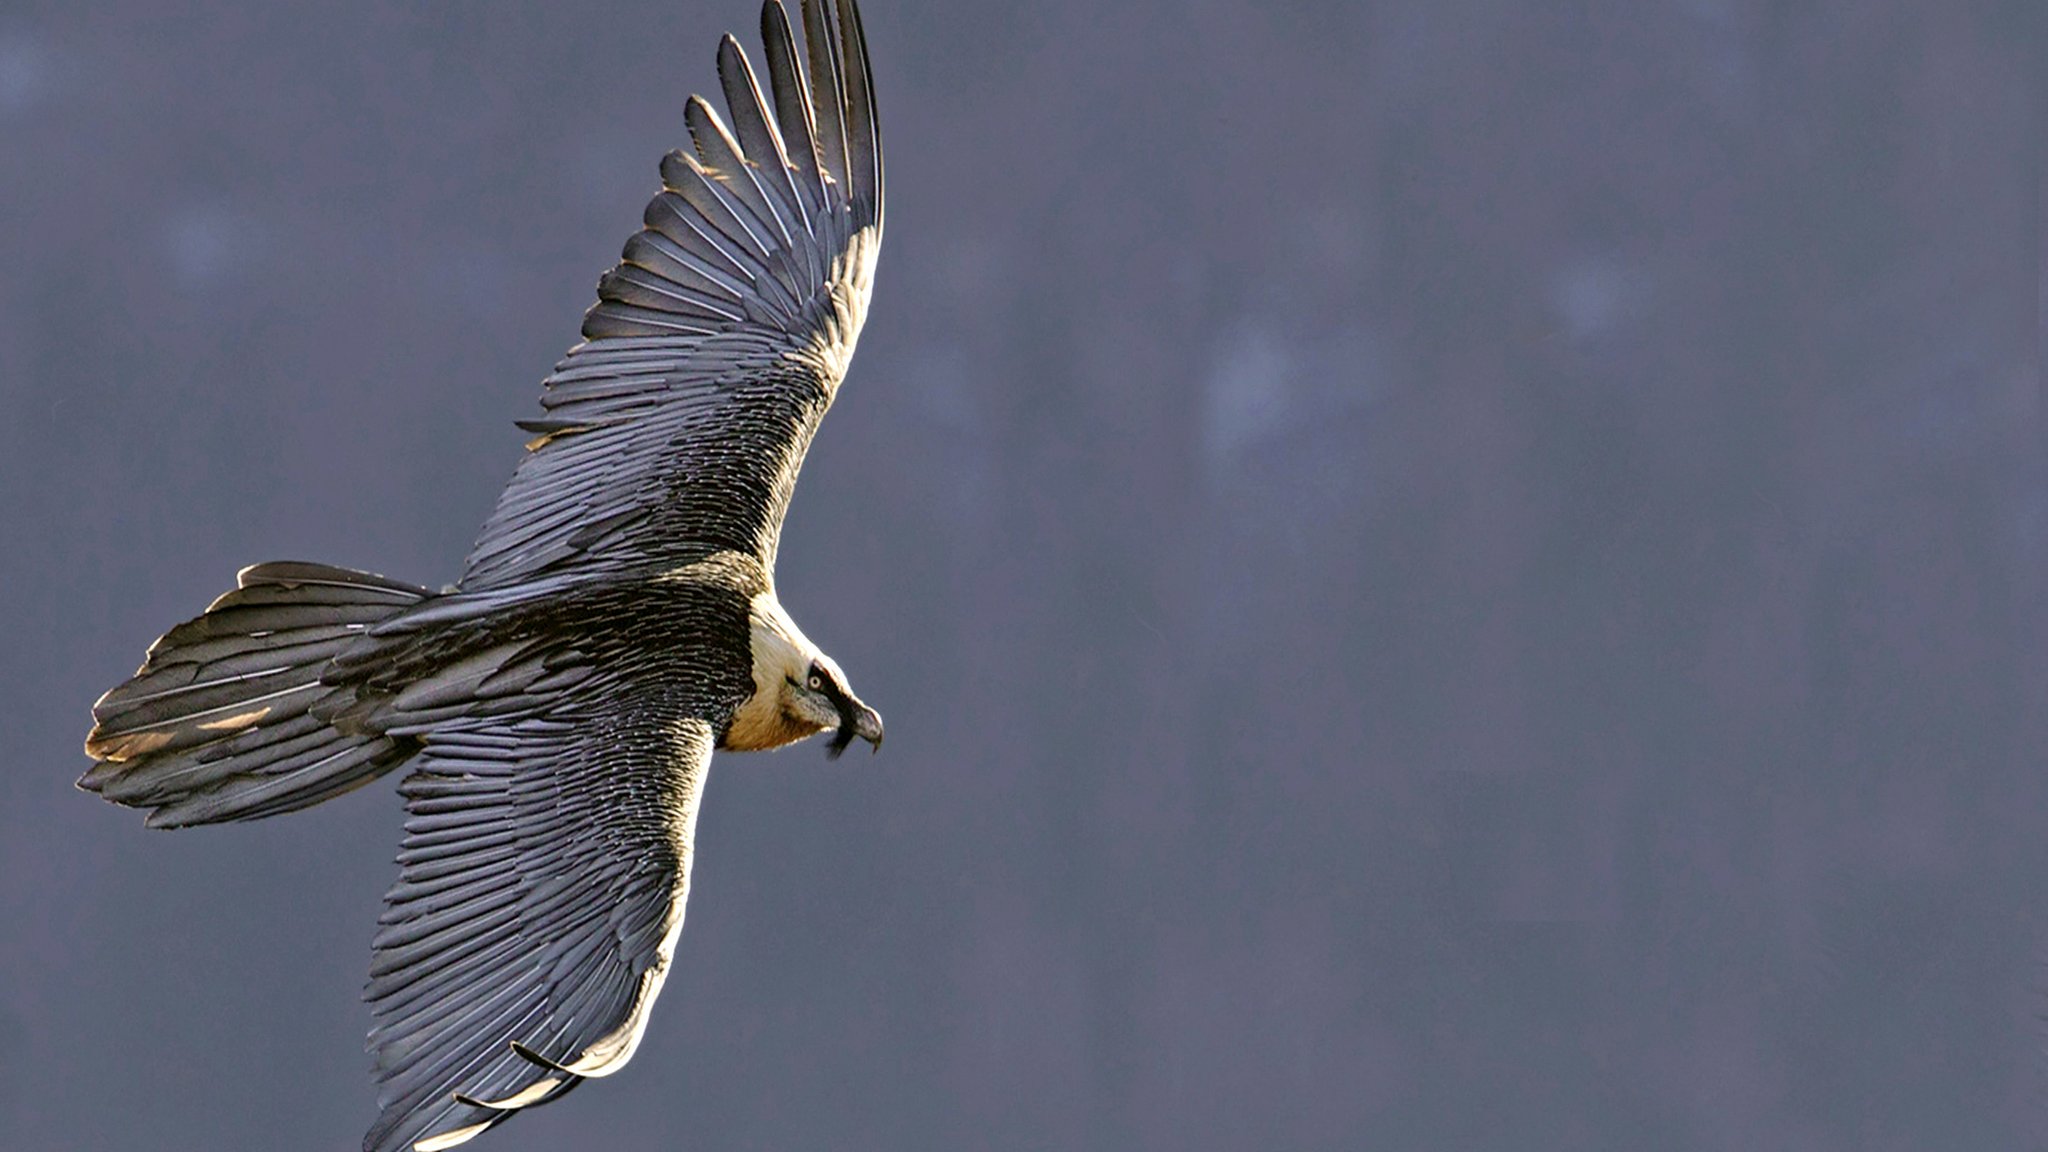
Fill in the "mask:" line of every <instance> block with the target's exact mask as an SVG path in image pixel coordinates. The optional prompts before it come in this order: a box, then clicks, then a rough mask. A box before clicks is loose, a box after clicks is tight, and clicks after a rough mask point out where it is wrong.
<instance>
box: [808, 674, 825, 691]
mask: <svg viewBox="0 0 2048 1152" xmlns="http://www.w3.org/2000/svg"><path fill="white" fill-rule="evenodd" d="M824 690H825V678H824V677H823V676H820V675H818V674H817V673H816V672H813V673H811V691H813V692H823V691H824Z"/></svg>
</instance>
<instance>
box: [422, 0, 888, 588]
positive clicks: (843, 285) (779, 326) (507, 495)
mask: <svg viewBox="0 0 2048 1152" xmlns="http://www.w3.org/2000/svg"><path fill="white" fill-rule="evenodd" d="M802 3H803V23H804V55H805V58H806V59H807V64H806V63H801V62H799V58H798V54H797V52H798V49H797V45H796V42H795V39H794V37H793V36H792V33H791V29H790V24H789V20H788V18H787V17H786V16H785V15H784V14H783V10H782V5H781V4H780V2H779V0H768V3H767V4H766V5H765V6H764V7H763V8H762V11H761V36H762V40H763V43H764V47H765V50H766V55H767V65H768V92H767V93H766V94H765V95H764V93H763V92H762V89H761V86H760V84H759V82H758V80H757V78H756V76H755V73H754V70H753V67H752V66H751V65H750V64H749V63H748V61H747V58H746V55H745V53H744V52H742V51H741V50H740V46H739V44H738V43H737V42H736V41H734V40H733V38H732V37H730V36H727V37H725V38H724V40H722V41H721V42H720V44H719V47H718V75H719V80H720V81H721V83H722V85H723V87H724V92H725V102H726V108H727V109H728V112H729V114H730V116H731V118H732V123H731V125H730V127H728V126H727V125H726V124H725V123H724V122H722V121H721V120H720V119H719V117H718V113H717V112H715V111H713V110H712V107H711V105H710V104H708V103H706V102H705V101H704V100H703V99H702V98H701V97H695V96H693V97H691V98H690V102H689V105H688V107H687V109H686V112H685V119H686V121H687V122H688V125H689V129H690V137H691V139H692V140H693V141H694V143H695V146H696V151H695V154H694V155H692V154H691V153H688V152H685V151H680V150H679V151H676V152H671V153H669V155H668V156H667V157H666V158H665V159H664V160H663V161H662V165H661V175H662V183H663V185H664V188H663V191H662V192H661V194H660V195H658V196H656V197H655V198H654V200H653V201H652V202H651V203H649V204H648V206H647V212H646V216H645V223H646V227H645V228H644V229H643V230H642V231H641V232H640V233H639V235H637V236H634V237H633V238H632V239H631V240H629V241H627V243H626V250H625V255H624V258H623V261H622V262H621V263H620V264H619V265H618V267H616V268H613V269H612V270H611V271H610V272H607V273H605V275H604V277H603V279H601V280H600V281H599V282H598V302H597V304H596V305H595V306H594V307H592V308H591V310H590V312H589V313H588V314H587V315H585V316H584V319H583V336H584V342H583V343H581V344H578V345H577V346H576V347H574V348H572V349H570V351H569V353H568V355H567V356H566V357H564V358H563V360H562V362H561V363H560V364H558V365H556V366H555V371H554V374H553V375H551V376H549V377H548V379H547V388H546V392H545V393H544V394H543V395H542V397H541V405H542V407H543V408H545V409H546V410H547V414H546V415H545V416H544V417H543V418H541V419H538V420H531V421H522V422H521V424H520V426H521V427H522V428H525V429H527V430H528V431H531V432H535V433H537V434H538V435H537V436H536V437H535V439H534V440H532V441H531V442H529V444H528V446H527V447H528V449H529V451H528V453H527V455H526V457H525V459H523V460H522V461H521V462H520V465H519V469H518V471H517V472H516V473H515V474H514V475H513V477H512V482H511V483H510V484H509V485H508V486H507V487H506V489H505V492H504V494H503V495H502V496H500V497H499V499H498V507H497V510H496V511H495V512H493V513H492V515H491V518H490V521H489V522H488V523H487V524H485V526H484V530H483V534H482V536H481V537H480V538H479V539H478V541H477V544H476V547H475V549H474V550H473V551H472V552H471V553H470V556H469V563H468V566H467V569H466V570H465V572H464V574H463V578H462V586H463V587H464V588H488V587H495V586H503V585H506V584H512V583H518V582H521V581H524V580H528V579H531V578H532V577H533V576H535V575H536V574H539V573H544V572H550V571H560V570H562V569H564V568H573V569H575V570H578V571H591V570H597V571H603V570H608V569H617V568H625V567H634V566H642V565H646V564H649V563H650V562H652V563H677V562H687V561H689V560H691V559H695V558H698V557H701V556H703V555H707V554H709V553H711V552H716V551H720V550H724V549H734V550H737V551H741V552H745V553H749V554H751V555H754V556H757V557H759V558H760V560H761V561H762V563H763V564H764V566H767V567H769V568H771V569H772V568H773V566H774V560H775V543H776V538H777V537H778V536H779V535H780V533H781V530H782V517H783V513H784V512H785V511H786V510H787V508H788V506H789V495H790V490H791V488H792V487H793V486H794V485H795V483H796V475H797V470H798V469H799V468H801V467H802V465H803V457H804V452H805V450H806V449H807V448H808V447H809V446H810V441H811V436H812V434H813V433H814V432H815V431H816V429H817V426H818V422H819V420H820V419H821V418H822V417H823V416H824V414H825V409H826V408H828V407H829V406H830V405H831V403H832V397H833V394H834V393H835V392H836V391H837V389H838V386H839V380H840V377H841V376H842V375H843V374H844V373H845V370H846V363H847V360H848V358H849V357H851V356H852V354H853V345H854V340H855V338H856V337H858V336H859V334H860V327H861V321H862V319H863V318H864V317H865V316H866V314H867V303H868V297H869V294H870V291H871V289H872V286H873V283H874V267H875V256H876V253H877V251H878V250H879V248H880V245H881V236H882V146H881V136H880V133H879V129H878V127H877V125H876V120H875V101H874V92H873V89H872V87H871V86H870V84H869V81H868V58H867V44H866V40H865V38H864V37H863V36H862V34H861V25H860V13H859V11H858V10H857V9H856V8H855V6H854V3H853V0H837V2H836V3H835V2H834V0H802ZM835 9H836V11H835Z"/></svg>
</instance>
